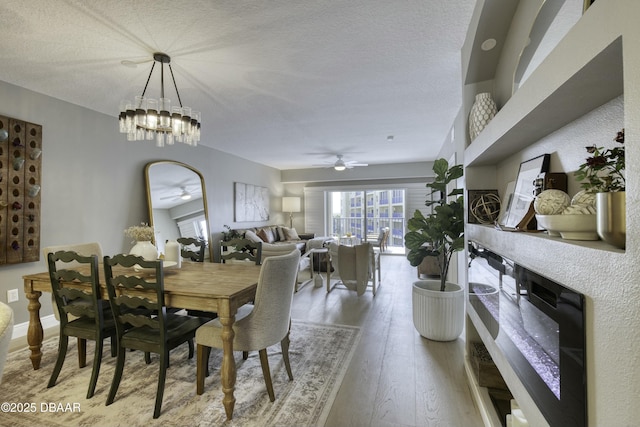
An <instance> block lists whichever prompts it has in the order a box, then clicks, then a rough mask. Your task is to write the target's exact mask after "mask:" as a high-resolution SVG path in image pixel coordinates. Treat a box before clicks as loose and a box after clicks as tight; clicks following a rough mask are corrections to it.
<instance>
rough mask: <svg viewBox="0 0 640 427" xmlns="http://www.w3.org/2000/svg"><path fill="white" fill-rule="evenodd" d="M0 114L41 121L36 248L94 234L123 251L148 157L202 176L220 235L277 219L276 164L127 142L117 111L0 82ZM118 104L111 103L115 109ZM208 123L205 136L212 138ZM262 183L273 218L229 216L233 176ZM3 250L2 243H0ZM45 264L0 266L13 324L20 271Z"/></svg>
mask: <svg viewBox="0 0 640 427" xmlns="http://www.w3.org/2000/svg"><path fill="white" fill-rule="evenodd" d="M0 100H1V101H2V102H0V115H5V116H9V117H13V118H16V119H20V120H25V121H27V122H31V123H37V124H40V125H42V127H43V142H42V144H43V154H42V190H41V191H42V199H41V201H42V211H41V212H42V220H41V248H42V247H45V246H49V245H59V244H67V243H78V242H89V241H98V242H100V243H101V245H102V248H103V250H104V253H105V254H106V255H108V254H115V253H119V252H128V251H129V249H130V248H131V244H130V241H129V238H127V237H126V236H125V235H124V229H125V228H126V227H128V226H131V225H136V224H139V223H141V222H148V221H149V218H148V213H147V205H146V195H145V184H144V166H145V164H146V163H147V162H149V161H153V160H165V159H169V160H177V161H180V162H184V163H187V164H189V165H191V166H193V167H194V168H196V169H198V170H200V171H201V172H202V174H203V176H204V178H205V184H206V190H207V202H208V204H209V206H208V210H209V220H210V223H211V230H212V232H213V233H214V236H213V237H212V239H214V240H212V241H216V239H218V238H219V237H217V236H218V234H217V233H219V232H220V231H222V230H223V224H228V225H230V226H231V227H232V228H233V227H236V228H237V227H240V226H242V227H248V226H253V225H263V224H267V223H268V224H272V223H282V222H283V220H284V219H283V216H282V213H281V209H282V206H281V201H280V200H281V196H282V191H283V190H282V185H281V184H280V171H279V170H277V169H273V168H269V167H266V166H263V165H259V164H257V163H254V162H250V161H247V160H244V159H240V158H238V157H235V156H232V155H229V154H226V153H222V152H220V151H217V150H214V149H211V148H207V147H204V146H198V147H189V146H186V145H183V144H181V145H176V146H174V147H165V148H157V147H155V145H154V144H153V142H128V141H126V138H125V137H124V136H123V135H121V134H120V133H118V126H117V118H116V117H115V116H114V117H111V116H107V115H104V114H100V113H96V112H94V111H91V110H88V109H85V108H82V107H78V106H76V105H72V104H69V103H67V102H63V101H60V100H57V99H54V98H50V97H48V96H44V95H41V94H37V93H35V92H31V91H28V90H24V89H22V88H19V87H17V86H13V85H10V84H7V83H4V82H0ZM117 108H118V106H117V105H114V114H115V112H116V111H117ZM214 135H215V133H214V132H213V131H208V129H207V128H206V123H205V125H204V128H203V138H204V139H206V138H214ZM236 181H237V182H245V183H252V184H259V185H261V186H267V187H269V188H270V190H271V206H270V208H271V209H270V210H271V219H270V221H268V222H266V223H240V224H236V223H234V222H233V183H234V182H236ZM0 250H4V248H0ZM45 270H46V264H45V261H44V259H43V258H42V259H41V260H40V261H39V262H31V263H23V264H16V265H0V300H2V301H6V291H7V290H8V289H14V288H18V289H19V294H20V299H19V301H18V302H15V303H11V304H10V306H11V307H12V308H13V310H14V313H15V322H16V324H19V323H22V322H27V321H28V314H27V300H26V298H25V295H24V292H23V280H22V276H23V275H25V274H29V273H36V272H40V271H45ZM40 302H41V303H42V309H41V310H40V314H41V316H46V315H49V314H51V313H52V310H51V303H50V298H49V297H48V296H46V295H43V296H42V297H41V298H40Z"/></svg>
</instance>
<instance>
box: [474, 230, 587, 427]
mask: <svg viewBox="0 0 640 427" xmlns="http://www.w3.org/2000/svg"><path fill="white" fill-rule="evenodd" d="M469 251H470V252H469V254H470V258H471V261H470V262H469V302H470V305H471V308H472V309H473V310H474V311H475V312H476V314H477V315H478V317H479V318H480V319H481V321H482V323H483V324H484V326H485V327H486V328H487V330H488V331H489V333H490V335H491V336H492V337H493V339H494V340H495V343H496V345H497V346H498V348H499V349H500V350H501V351H502V353H503V354H504V356H505V358H506V359H507V360H508V361H509V364H510V365H511V367H512V368H513V370H514V371H515V372H516V374H517V375H518V377H519V378H520V380H521V381H522V384H523V385H524V386H525V388H526V389H527V391H528V392H529V394H530V395H531V397H532V399H533V400H534V401H535V403H536V405H537V406H538V408H539V409H540V412H541V413H542V414H543V416H544V417H545V418H546V420H547V422H548V423H549V424H550V425H552V426H560V425H561V426H584V425H587V381H586V364H585V354H586V352H585V319H584V295H582V294H580V293H577V292H575V291H573V290H571V289H568V288H566V287H565V286H563V285H561V284H559V283H556V282H553V281H551V280H549V279H547V278H546V277H543V276H541V275H540V274H537V273H535V272H533V271H531V270H528V269H526V268H524V267H523V266H521V265H518V264H516V263H514V262H513V261H511V260H509V259H508V258H506V257H504V256H502V255H499V254H497V253H495V252H492V251H491V250H489V249H487V248H485V247H483V246H481V245H480V244H478V243H476V242H470V244H469Z"/></svg>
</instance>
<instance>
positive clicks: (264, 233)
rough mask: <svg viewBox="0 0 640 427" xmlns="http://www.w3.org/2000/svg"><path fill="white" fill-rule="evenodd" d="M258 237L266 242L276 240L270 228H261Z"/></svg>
mask: <svg viewBox="0 0 640 427" xmlns="http://www.w3.org/2000/svg"><path fill="white" fill-rule="evenodd" d="M258 237H259V238H261V239H262V241H263V242H266V243H273V241H274V239H273V233H272V232H271V229H270V228H261V229H260V231H258Z"/></svg>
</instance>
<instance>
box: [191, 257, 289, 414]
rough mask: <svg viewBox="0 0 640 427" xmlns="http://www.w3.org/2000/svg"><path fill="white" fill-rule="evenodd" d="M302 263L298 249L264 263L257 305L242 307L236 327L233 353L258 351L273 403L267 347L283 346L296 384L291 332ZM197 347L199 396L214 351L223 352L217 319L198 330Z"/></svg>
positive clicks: (256, 298) (286, 363)
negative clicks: (290, 349)
mask: <svg viewBox="0 0 640 427" xmlns="http://www.w3.org/2000/svg"><path fill="white" fill-rule="evenodd" d="M299 261H300V251H299V250H297V249H296V250H294V251H291V252H290V253H288V254H286V255H279V256H272V257H269V258H267V259H265V260H264V263H263V265H262V268H261V270H260V276H259V278H258V286H257V288H256V296H255V300H254V304H253V305H250V304H247V305H244V306H242V307H240V310H238V313H237V314H236V321H235V323H234V324H233V330H234V332H235V336H234V338H233V349H234V350H236V351H242V352H243V353H245V352H249V351H255V350H258V353H259V356H260V365H261V366H262V374H263V377H264V381H265V384H266V387H267V393H268V394H269V399H270V400H271V401H272V402H273V401H274V400H275V394H274V392H273V384H272V382H271V373H270V370H269V360H268V358H267V347H269V346H271V345H274V344H277V343H278V342H279V343H280V345H281V348H282V357H283V359H284V365H285V368H286V370H287V374H288V375H289V379H290V380H293V373H292V372H291V364H290V363H289V329H290V326H291V303H292V301H293V288H294V285H295V281H296V274H297V271H298V262H299ZM196 345H197V358H196V366H197V374H196V393H197V394H199V395H200V394H202V393H203V392H204V378H205V376H206V375H207V374H208V364H209V363H208V362H209V354H210V353H211V348H212V347H215V348H218V349H222V348H223V346H222V324H221V323H220V321H219V320H218V319H215V320H212V321H210V322H207V323H205V324H204V325H202V326H200V328H198V330H197V331H196Z"/></svg>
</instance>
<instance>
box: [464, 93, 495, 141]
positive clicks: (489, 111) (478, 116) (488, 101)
mask: <svg viewBox="0 0 640 427" xmlns="http://www.w3.org/2000/svg"><path fill="white" fill-rule="evenodd" d="M497 112H498V107H497V106H496V103H495V102H494V101H493V99H492V98H491V94H490V93H489V92H483V93H479V94H477V95H476V100H475V102H474V103H473V105H472V106H471V112H470V113H469V137H470V138H471V141H473V140H474V139H476V136H478V134H479V133H480V132H482V129H484V128H485V126H487V125H488V124H489V122H490V121H491V119H493V117H494V116H495V115H496V113H497Z"/></svg>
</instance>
